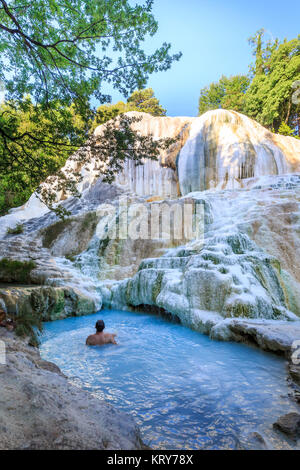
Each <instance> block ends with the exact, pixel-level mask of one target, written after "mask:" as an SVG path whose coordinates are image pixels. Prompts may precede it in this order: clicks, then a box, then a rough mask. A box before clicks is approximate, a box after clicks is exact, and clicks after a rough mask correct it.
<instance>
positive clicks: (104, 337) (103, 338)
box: [86, 332, 118, 346]
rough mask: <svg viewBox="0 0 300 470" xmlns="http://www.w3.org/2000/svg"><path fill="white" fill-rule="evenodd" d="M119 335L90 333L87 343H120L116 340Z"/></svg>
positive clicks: (100, 344)
mask: <svg viewBox="0 0 300 470" xmlns="http://www.w3.org/2000/svg"><path fill="white" fill-rule="evenodd" d="M116 336H117V335H115V334H111V333H103V332H102V333H96V334H95V335H90V336H89V337H88V338H87V340H86V344H87V345H88V346H102V345H103V344H109V343H112V344H118V343H117V342H116V340H115V337H116Z"/></svg>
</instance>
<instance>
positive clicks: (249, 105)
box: [199, 29, 300, 136]
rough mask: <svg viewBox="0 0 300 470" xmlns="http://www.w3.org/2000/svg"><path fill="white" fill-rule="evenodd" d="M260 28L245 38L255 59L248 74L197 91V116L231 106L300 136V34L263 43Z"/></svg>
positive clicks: (224, 79)
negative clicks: (289, 39)
mask: <svg viewBox="0 0 300 470" xmlns="http://www.w3.org/2000/svg"><path fill="white" fill-rule="evenodd" d="M264 34H265V31H264V30H263V29H260V30H259V31H257V33H256V34H255V35H254V36H253V37H251V38H250V39H249V43H250V45H251V47H252V49H253V55H254V57H255V62H254V64H253V65H251V66H250V74H249V77H250V78H249V77H247V76H245V75H237V76H234V77H230V78H227V77H224V76H222V77H221V79H220V80H219V81H218V82H217V83H211V85H209V86H208V87H205V88H203V89H202V90H201V92H200V98H199V115H201V114H203V113H205V112H206V111H209V110H212V109H219V108H222V109H232V110H235V111H239V112H241V113H244V114H246V115H247V116H249V117H251V118H253V119H255V120H257V121H258V122H260V123H261V124H262V125H263V126H265V127H267V128H269V129H271V130H273V131H275V132H279V133H282V134H283V135H293V136H295V135H296V133H297V132H298V134H299V136H300V92H299V90H300V36H299V37H298V38H296V39H293V40H291V41H287V40H284V41H283V42H282V43H280V42H279V40H278V39H276V40H272V41H268V42H265V41H264Z"/></svg>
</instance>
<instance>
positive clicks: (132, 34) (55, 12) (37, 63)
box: [0, 0, 180, 202]
mask: <svg viewBox="0 0 300 470" xmlns="http://www.w3.org/2000/svg"><path fill="white" fill-rule="evenodd" d="M152 4H153V1H152V0H145V3H144V4H143V5H135V6H132V3H131V2H130V1H129V0H64V1H63V2H60V1H58V0H35V1H34V2H24V1H23V0H11V1H6V0H0V81H2V83H3V85H4V88H5V93H6V100H7V101H6V105H7V106H8V108H7V109H4V110H3V111H2V112H1V115H0V152H1V154H0V155H1V158H0V166H1V168H0V173H1V185H2V186H3V187H4V186H6V187H7V188H11V187H13V186H14V184H15V185H16V187H17V188H19V187H20V188H21V187H23V188H25V187H26V188H29V186H30V185H31V186H30V188H34V187H36V185H37V184H38V183H39V182H40V181H42V180H43V179H44V177H45V175H48V174H53V172H55V171H56V170H57V168H58V167H59V166H60V165H61V162H62V161H64V160H65V158H66V155H70V154H71V153H73V152H74V150H75V149H77V148H78V147H79V146H80V145H82V143H83V142H84V141H85V140H86V138H87V137H88V130H89V126H88V125H87V124H88V123H89V122H90V121H91V120H92V119H93V117H94V110H93V109H91V106H90V103H91V98H93V102H94V101H95V100H98V101H99V102H100V103H107V102H110V101H111V97H110V96H109V95H107V94H105V93H103V88H104V86H106V87H107V85H109V86H111V87H113V88H115V89H116V90H118V91H119V92H121V93H122V94H124V95H125V96H128V94H130V93H132V92H133V91H134V90H135V89H141V88H143V87H144V86H145V84H146V82H147V80H148V77H149V75H150V74H152V73H153V72H157V71H163V70H167V69H168V68H169V67H170V66H171V63H172V61H173V60H178V59H179V58H180V54H175V55H170V44H167V43H164V44H162V46H161V47H160V48H159V49H157V50H155V51H154V52H153V53H152V54H150V55H147V54H146V53H145V52H144V50H143V48H142V42H143V41H144V39H145V37H146V36H147V35H150V36H153V35H154V34H155V33H156V31H157V28H158V24H157V22H156V20H155V19H154V17H153V15H152V13H151V10H152ZM28 96H30V100H29V98H28ZM71 110H73V114H72V112H71ZM74 115H75V116H76V119H75V120H74ZM23 116H26V119H25V121H26V120H27V121H28V122H27V124H28V126H27V127H26V130H24V129H22V120H21V119H20V118H21V117H23ZM77 118H78V119H77ZM80 121H81V124H82V122H84V123H86V125H85V126H81V125H79V123H80ZM29 150H30V151H29ZM93 150H94V151H97V154H96V155H95V158H96V159H98V160H99V161H102V159H103V158H105V157H103V155H102V148H97V147H96V146H93ZM136 155H137V154H136ZM17 173H18V177H16V175H17ZM70 177H71V183H70V182H69V179H68V177H65V178H64V179H63V180H62V182H61V184H62V185H65V187H67V186H69V187H71V188H72V187H73V186H74V185H73V182H74V179H73V180H72V175H70ZM76 178H77V175H75V179H76ZM17 188H15V189H17ZM24 190H25V189H24ZM13 192H14V191H13ZM17 192H18V191H15V195H13V196H10V198H11V199H13V201H14V202H16V200H17V196H16V193H17ZM41 197H42V196H41ZM1 198H2V200H3V191H2V193H1V191H0V201H1Z"/></svg>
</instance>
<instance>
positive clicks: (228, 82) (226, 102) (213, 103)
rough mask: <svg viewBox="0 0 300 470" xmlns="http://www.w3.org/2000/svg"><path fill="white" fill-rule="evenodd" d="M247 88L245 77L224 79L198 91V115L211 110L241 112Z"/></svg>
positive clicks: (247, 79) (247, 82)
mask: <svg viewBox="0 0 300 470" xmlns="http://www.w3.org/2000/svg"><path fill="white" fill-rule="evenodd" d="M248 86H249V78H248V77H247V76H245V75H235V76H232V77H229V78H228V77H225V76H224V75H223V76H222V77H221V78H220V80H219V81H218V82H216V83H211V84H210V85H209V86H208V87H205V88H203V89H202V90H201V91H200V98H199V107H198V115H199V116H200V115H201V114H204V113H206V112H207V111H210V110H213V109H219V108H222V109H232V110H234V111H238V112H243V109H244V102H245V93H246V90H247V88H248Z"/></svg>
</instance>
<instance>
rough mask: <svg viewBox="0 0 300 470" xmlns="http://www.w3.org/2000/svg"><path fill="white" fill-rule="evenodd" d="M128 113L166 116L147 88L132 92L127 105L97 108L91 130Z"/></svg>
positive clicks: (152, 92) (108, 105) (150, 90)
mask: <svg viewBox="0 0 300 470" xmlns="http://www.w3.org/2000/svg"><path fill="white" fill-rule="evenodd" d="M128 111H140V112H144V113H149V114H152V116H165V115H166V110H165V109H164V108H163V107H162V106H161V105H160V103H159V100H158V99H157V98H156V97H155V95H154V91H153V90H152V88H147V89H145V90H137V91H134V92H133V93H132V95H131V96H130V97H129V98H128V100H127V103H124V102H123V101H118V103H116V104H103V105H102V106H99V108H98V109H97V114H96V117H95V119H94V121H93V124H92V126H91V129H92V130H94V129H95V128H96V127H97V126H99V125H100V124H104V123H105V122H107V121H110V120H111V119H114V118H116V117H117V116H119V115H120V114H123V113H127V112H128Z"/></svg>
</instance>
